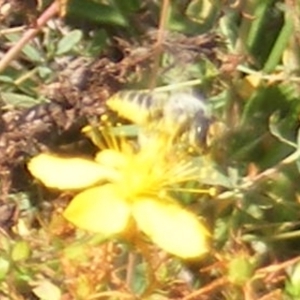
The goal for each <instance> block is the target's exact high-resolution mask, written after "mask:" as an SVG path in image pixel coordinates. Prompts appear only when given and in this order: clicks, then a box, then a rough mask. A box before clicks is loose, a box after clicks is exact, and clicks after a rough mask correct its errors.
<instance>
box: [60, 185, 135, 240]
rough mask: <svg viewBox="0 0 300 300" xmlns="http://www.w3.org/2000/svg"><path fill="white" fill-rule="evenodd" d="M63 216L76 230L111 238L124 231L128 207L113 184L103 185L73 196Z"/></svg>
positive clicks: (128, 215) (126, 223)
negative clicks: (79, 229)
mask: <svg viewBox="0 0 300 300" xmlns="http://www.w3.org/2000/svg"><path fill="white" fill-rule="evenodd" d="M63 215H64V217H65V218H66V219H67V220H68V221H69V222H71V223H73V224H74V225H75V226H76V227H78V228H81V229H84V230H88V231H91V232H98V233H102V234H104V235H106V236H111V235H114V234H118V233H121V232H122V231H123V230H125V229H126V227H127V225H128V222H129V217H130V206H129V204H128V203H127V202H126V201H124V199H123V198H122V197H121V195H119V193H118V190H117V189H115V186H114V185H113V184H105V185H103V186H100V187H95V188H90V189H87V190H85V191H83V192H81V193H80V194H78V195H77V196H75V197H74V199H73V200H72V201H71V203H70V204H69V206H68V207H67V208H66V210H65V211H64V214H63Z"/></svg>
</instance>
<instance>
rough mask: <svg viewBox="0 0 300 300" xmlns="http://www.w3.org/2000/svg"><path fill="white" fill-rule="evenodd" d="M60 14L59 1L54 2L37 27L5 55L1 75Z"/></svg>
mask: <svg viewBox="0 0 300 300" xmlns="http://www.w3.org/2000/svg"><path fill="white" fill-rule="evenodd" d="M58 12H59V7H58V4H57V1H54V2H53V3H52V4H51V5H50V6H49V7H48V8H47V9H46V10H45V11H44V12H43V14H42V15H41V16H40V17H39V18H38V20H37V22H36V25H35V26H34V27H33V28H29V29H28V30H27V31H26V32H25V33H24V35H23V36H22V38H21V39H20V40H19V41H18V42H17V43H16V44H15V45H14V46H13V47H12V48H10V49H9V50H8V51H7V52H6V53H5V55H4V56H3V57H2V59H1V60H0V73H1V72H2V71H3V70H5V68H6V67H7V66H8V65H9V64H10V62H11V61H12V60H13V59H14V58H15V57H16V56H17V55H18V54H19V53H20V52H21V50H22V49H23V47H24V46H25V45H26V44H27V43H28V42H29V41H30V40H31V39H33V38H34V37H35V36H36V35H37V33H38V32H39V31H40V30H41V29H42V27H43V26H44V25H45V24H46V23H47V22H48V21H49V20H50V19H51V18H53V17H54V16H55V15H56V14H57V13H58Z"/></svg>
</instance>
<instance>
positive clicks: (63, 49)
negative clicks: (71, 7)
mask: <svg viewBox="0 0 300 300" xmlns="http://www.w3.org/2000/svg"><path fill="white" fill-rule="evenodd" d="M81 39H82V31H80V30H73V31H70V32H69V33H68V34H66V35H65V36H64V37H63V38H62V39H61V40H60V41H59V42H58V45H57V50H56V54H57V55H62V54H66V53H67V52H69V51H71V50H72V49H73V48H74V47H75V46H76V45H77V44H78V43H79V41H80V40H81Z"/></svg>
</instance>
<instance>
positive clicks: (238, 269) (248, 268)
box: [228, 256, 254, 285]
mask: <svg viewBox="0 0 300 300" xmlns="http://www.w3.org/2000/svg"><path fill="white" fill-rule="evenodd" d="M253 270H254V266H253V263H251V261H250V259H249V258H248V257H243V256H240V257H236V258H234V259H232V260H231V261H230V263H229V269H228V273H229V274H228V277H229V280H230V281H231V282H233V283H234V284H237V285H244V284H245V283H246V282H247V281H248V280H249V279H251V277H252V275H253Z"/></svg>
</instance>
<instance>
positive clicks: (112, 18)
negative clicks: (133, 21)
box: [67, 0, 129, 27]
mask: <svg viewBox="0 0 300 300" xmlns="http://www.w3.org/2000/svg"><path fill="white" fill-rule="evenodd" d="M67 16H69V17H70V18H76V19H78V18H82V19H86V20H90V21H92V22H96V23H102V24H112V25H117V26H122V27H128V26H129V25H128V20H126V18H124V16H123V15H122V14H121V13H120V12H119V10H118V9H115V8H114V7H112V6H110V5H106V4H101V3H96V2H93V1H90V0H89V1H87V0H86V1H82V0H70V1H69V2H68V8H67Z"/></svg>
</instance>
